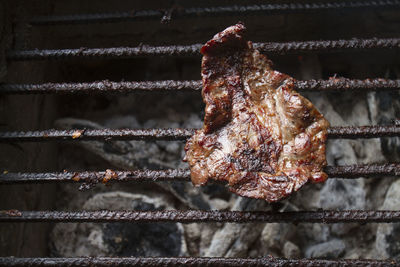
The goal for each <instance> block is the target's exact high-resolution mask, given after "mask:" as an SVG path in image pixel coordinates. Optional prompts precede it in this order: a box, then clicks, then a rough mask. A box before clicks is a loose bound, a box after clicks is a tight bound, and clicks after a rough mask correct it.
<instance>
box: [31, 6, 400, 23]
mask: <svg viewBox="0 0 400 267" xmlns="http://www.w3.org/2000/svg"><path fill="white" fill-rule="evenodd" d="M399 5H400V1H397V0H378V1H347V2H346V1H341V2H327V3H291V4H264V5H243V6H237V5H234V6H218V7H189V8H184V7H177V8H175V9H172V17H173V18H174V19H175V18H185V17H203V16H221V15H231V16H232V15H241V14H246V15H251V14H286V13H295V12H310V11H320V10H321V11H323V10H334V9H350V8H351V9H354V8H371V7H372V8H382V7H398V6H399ZM168 11H170V10H138V11H135V10H131V11H127V12H117V13H108V14H107V13H105V14H79V15H54V16H40V17H35V18H33V19H31V20H29V21H28V22H29V23H30V24H31V25H62V24H87V23H106V22H122V21H136V20H152V19H156V20H158V19H162V17H163V16H164V15H165V14H166V12H168Z"/></svg>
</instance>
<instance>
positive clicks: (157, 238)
mask: <svg viewBox="0 0 400 267" xmlns="http://www.w3.org/2000/svg"><path fill="white" fill-rule="evenodd" d="M168 202H169V200H168V198H166V197H162V196H156V195H150V196H146V195H140V194H130V193H125V192H118V191H117V192H108V193H100V194H96V195H95V196H94V197H92V198H90V199H89V200H88V201H86V203H85V204H84V205H83V209H84V210H101V209H106V210H140V211H145V210H162V209H170V208H171V206H169V205H168V204H167V203H168ZM51 239H52V240H53V243H52V247H53V254H54V255H57V256H61V255H62V256H64V257H72V256H74V255H75V256H112V255H114V256H144V257H163V256H164V257H168V256H177V255H179V256H185V255H188V254H187V248H186V241H185V238H184V232H183V227H182V225H181V224H180V223H157V224H155V225H152V224H149V223H106V224H94V223H86V224H79V223H68V224H64V223H59V224H57V225H56V226H55V227H54V229H53V232H52V237H51Z"/></svg>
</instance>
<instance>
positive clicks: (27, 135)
mask: <svg viewBox="0 0 400 267" xmlns="http://www.w3.org/2000/svg"><path fill="white" fill-rule="evenodd" d="M194 132H195V129H180V128H170V129H100V130H98V129H74V130H55V129H51V130H45V131H29V132H2V133H0V142H28V141H29V142H32V141H33V142H38V141H55V140H82V141H87V140H106V141H109V140H147V141H149V140H167V141H172V140H186V139H188V138H190V137H191V136H192V135H193V134H194ZM396 136H400V125H387V126H384V125H380V126H344V127H331V128H329V129H328V137H329V138H333V139H338V138H343V139H356V138H379V137H396Z"/></svg>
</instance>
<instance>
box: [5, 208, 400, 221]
mask: <svg viewBox="0 0 400 267" xmlns="http://www.w3.org/2000/svg"><path fill="white" fill-rule="evenodd" d="M0 222H65V223H66V222H181V223H194V222H226V223H247V222H268V223H273V222H285V223H289V222H290V223H300V222H303V223H353V222H358V223H366V222H370V223H372V222H376V223H395V222H400V211H388V210H378V211H376V210H344V211H337V210H321V211H296V212H270V211H219V210H218V211H216V210H213V211H203V210H163V211H126V210H124V211H111V210H101V211H19V210H0Z"/></svg>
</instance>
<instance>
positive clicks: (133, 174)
mask: <svg viewBox="0 0 400 267" xmlns="http://www.w3.org/2000/svg"><path fill="white" fill-rule="evenodd" d="M325 172H326V173H327V174H328V175H329V177H330V178H358V177H363V178H370V177H376V176H382V175H386V176H400V163H386V164H366V165H348V166H327V167H326V168H325ZM129 181H133V182H160V181H190V171H189V170H187V169H170V170H135V171H113V170H106V171H93V172H87V171H86V172H67V171H66V172H45V173H21V172H18V173H8V172H6V173H2V174H0V184H15V183H18V184H24V183H50V182H54V183H60V182H79V183H91V184H97V183H109V182H111V183H113V182H129Z"/></svg>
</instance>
